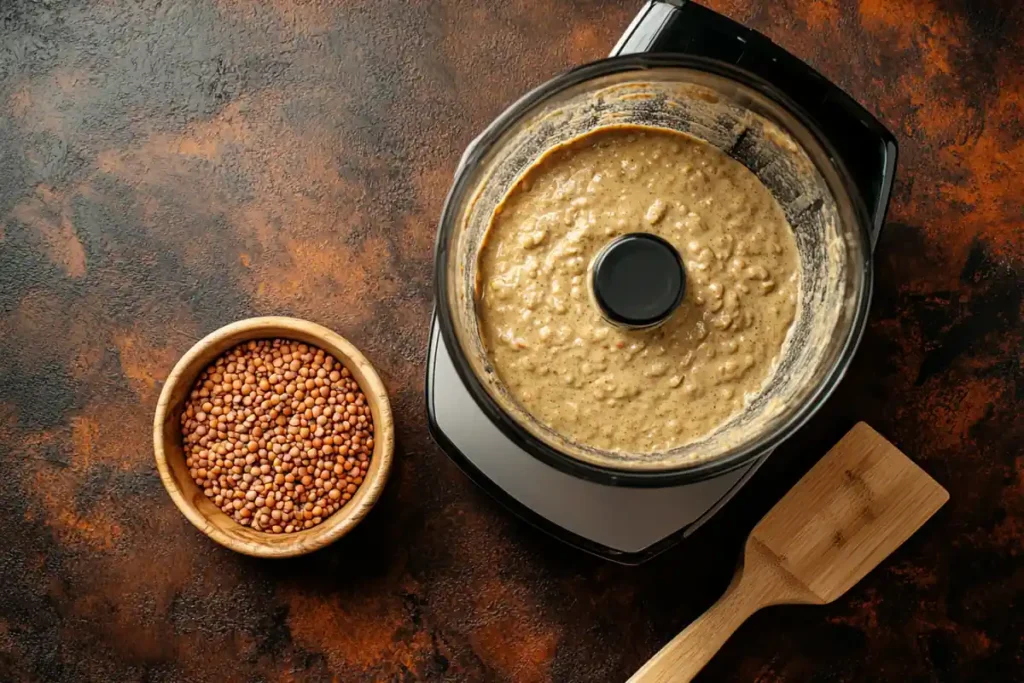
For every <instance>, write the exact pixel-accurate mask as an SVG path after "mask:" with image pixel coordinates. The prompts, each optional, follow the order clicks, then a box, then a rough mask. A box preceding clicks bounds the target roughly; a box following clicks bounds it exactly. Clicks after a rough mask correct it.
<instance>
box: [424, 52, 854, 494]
mask: <svg viewBox="0 0 1024 683" xmlns="http://www.w3.org/2000/svg"><path fill="white" fill-rule="evenodd" d="M616 124H634V125H645V126H657V127H661V128H667V129H672V130H675V131H680V132H683V133H687V134H689V135H692V136H694V137H696V138H699V139H701V140H703V141H705V142H707V143H709V144H711V145H713V146H714V147H717V148H718V149H720V150H722V151H723V152H725V153H726V154H727V155H729V156H730V157H732V158H733V159H735V160H737V161H738V162H740V163H741V164H743V165H744V166H746V167H747V168H748V169H749V170H750V171H752V172H753V173H754V174H755V175H756V176H757V177H758V178H759V179H760V180H761V182H762V183H763V184H764V185H765V187H767V188H768V190H769V191H770V192H771V194H772V195H773V196H774V197H775V199H776V200H777V201H778V203H779V205H780V206H781V207H782V209H783V211H784V213H785V215H786V218H787V219H788V221H789V223H790V225H791V226H792V227H793V230H794V233H795V237H796V244H797V248H798V250H799V258H800V266H801V281H800V291H799V295H798V311H797V315H796V318H795V320H794V323H793V326H792V328H791V329H790V332H789V335H788V337H787V340H786V342H785V344H784V346H783V349H782V351H781V353H780V355H779V358H778V360H777V367H776V369H775V370H774V371H773V372H771V373H770V376H769V378H768V380H767V382H766V384H765V385H764V387H763V388H762V390H761V392H760V393H758V394H757V395H756V396H751V397H749V400H748V402H747V404H746V406H745V408H744V409H743V410H742V411H741V412H739V413H737V414H735V415H734V416H732V417H731V418H730V419H728V420H727V421H726V422H724V423H723V424H721V425H720V426H719V427H718V428H716V429H715V430H714V431H712V432H711V433H709V434H706V435H705V436H703V437H701V438H699V439H698V440H695V441H692V442H690V443H687V444H684V445H682V446H679V447H676V448H673V449H671V450H667V451H665V452H657V453H630V452H624V451H617V450H602V449H598V448H594V447H593V446H589V445H587V444H581V443H575V442H572V441H571V440H569V439H568V438H566V437H565V436H564V435H562V434H560V433H558V432H556V431H554V430H552V429H551V428H550V427H548V426H547V425H545V424H543V423H542V422H540V421H539V420H537V419H536V418H535V417H534V416H532V415H531V414H530V413H529V412H527V411H526V410H525V409H524V408H523V407H522V406H520V405H519V404H518V403H517V402H516V401H515V399H514V398H513V397H512V395H511V394H510V393H509V391H508V390H507V389H506V387H505V386H504V385H503V383H502V381H501V379H500V377H498V376H497V374H496V373H495V371H494V369H493V368H492V367H491V365H490V363H489V361H488V357H487V353H486V351H485V348H484V345H483V342H482V340H481V336H480V329H479V325H478V320H477V310H476V300H475V283H476V279H477V253H478V251H479V248H480V245H481V242H482V240H483V238H484V235H485V233H486V231H487V229H488V227H489V225H490V222H491V217H492V214H493V212H494V209H495V208H496V207H497V206H498V205H499V204H500V202H501V201H502V199H503V198H504V196H505V195H506V193H507V192H508V191H509V190H510V189H511V188H512V187H513V185H514V184H515V182H516V181H517V179H518V178H519V177H520V176H521V175H522V174H523V172H524V171H526V170H527V169H528V168H529V167H530V166H531V165H532V164H533V163H534V162H535V161H536V160H537V159H538V158H539V157H540V156H542V155H543V154H544V153H545V152H546V151H547V150H549V149H551V148H552V147H554V146H557V145H560V144H563V143H565V142H567V141H569V140H571V139H573V138H576V137H578V136H580V135H583V134H585V133H587V132H589V131H592V130H594V129H596V128H600V127H603V126H608V125H616ZM869 225H870V223H869V218H868V213H867V210H866V208H865V206H864V203H863V201H862V200H861V199H860V197H859V195H858V194H857V190H856V187H855V185H854V184H853V181H852V180H851V178H850V176H849V174H848V173H847V171H846V169H845V168H843V166H842V164H841V163H840V162H839V161H838V156H837V155H836V154H835V153H834V152H833V151H832V150H831V149H830V145H829V142H828V140H826V139H825V138H824V137H823V136H822V135H821V134H820V133H819V132H818V131H816V130H815V127H814V126H813V124H812V123H811V121H810V119H809V117H808V116H806V115H805V114H804V113H803V112H801V111H800V109H799V107H798V106H796V105H795V104H794V103H793V102H792V101H791V100H790V99H789V98H788V97H786V96H785V95H784V94H783V93H781V92H779V91H778V90H776V89H775V88H774V87H773V86H771V85H770V84H768V83H766V82H764V81H762V80H761V79H759V78H757V77H755V76H753V75H751V74H750V73H748V72H746V71H744V70H741V69H738V68H736V67H732V66H729V65H726V64H724V63H721V62H718V61H715V60H711V59H704V58H700V57H694V56H686V55H678V54H671V55H657V54H654V55H652V54H643V55H630V56H624V57H614V58H610V59H605V60H601V61H599V62H595V63H592V64H589V65H586V66H582V67H579V68H577V69H574V70H573V71H570V72H568V73H566V74H563V75H561V76H559V77H557V78H555V79H553V80H551V81H549V82H548V83H546V84H544V85H542V86H540V87H539V88H537V89H535V90H533V91H532V92H530V93H529V94H527V95H526V96H524V97H523V98H521V99H520V100H519V101H517V102H516V103H515V104H513V105H512V106H511V107H509V108H508V109H507V110H506V111H505V112H504V113H502V114H501V115H500V116H499V117H498V118H497V119H496V120H495V121H494V122H493V123H492V124H491V125H490V126H489V127H488V128H487V129H486V130H485V131H484V132H483V134H481V135H480V137H478V138H477V139H476V140H475V141H474V142H473V143H472V144H471V145H470V147H469V148H468V149H467V151H466V153H465V155H464V156H463V158H462V161H461V163H460V165H459V169H458V170H457V172H456V178H455V183H454V185H453V187H452V189H451V192H450V193H449V196H448V199H447V202H446V205H445V208H444V212H443V214H442V217H441V224H440V229H439V233H438V240H437V253H436V265H435V268H436V271H435V297H436V302H437V315H438V319H439V324H440V327H441V332H442V334H443V337H444V341H445V344H446V346H447V348H448V349H449V350H450V353H451V355H452V360H453V362H454V365H455V367H456V369H457V371H458V373H459V376H460V378H461V380H462V382H463V383H464V384H465V385H466V387H467V389H468V390H469V392H470V393H471V395H472V396H473V398H474V400H475V401H476V402H477V404H478V405H479V406H480V408H481V409H482V411H483V412H484V413H485V414H486V415H487V416H488V418H489V419H490V420H491V421H492V422H494V424H495V425H497V426H498V427H499V428H500V429H501V430H502V431H503V432H504V433H505V434H506V435H507V436H508V437H509V438H510V439H512V440H513V441H514V442H515V443H517V444H518V445H520V446H521V447H522V448H523V449H524V450H525V451H527V452H528V453H530V454H531V455H533V456H534V457H537V458H539V459H541V460H542V461H544V462H546V463H548V464H550V465H552V466H554V467H556V468H559V469H561V470H563V471H565V472H567V473H569V474H573V475H575V476H579V477H582V478H585V479H589V480H593V481H598V482H601V483H605V484H618V485H627V486H669V485H677V484H681V483H687V482H692V481H698V480H701V479H705V478H708V477H712V476H716V475H719V474H722V473H724V472H727V471H730V470H732V469H735V468H738V467H741V466H743V465H744V464H746V463H748V462H749V461H750V460H751V459H752V458H756V457H757V456H759V455H761V454H763V453H765V452H767V451H769V450H770V449H772V448H774V447H775V446H777V445H778V444H779V443H780V442H781V441H782V440H784V439H785V438H786V437H788V436H789V435H790V434H792V433H793V432H794V431H795V430H796V429H797V428H799V427H800V426H801V425H802V424H803V423H804V422H805V421H806V420H807V419H808V418H809V417H810V416H811V415H812V414H813V413H814V412H815V411H816V410H817V409H818V408H819V407H820V406H821V404H822V402H823V401H824V400H825V399H826V398H827V397H828V396H829V394H830V393H831V392H832V390H833V389H834V388H835V386H836V384H837V383H838V382H839V380H840V379H841V378H842V376H843V373H844V372H845V370H846V368H847V367H848V365H849V363H850V360H851V358H852V357H853V354H854V351H855V350H856V346H857V344H858V342H859V340H860V337H861V334H862V332H863V328H864V325H865V321H866V317H867V310H868V304H869V300H870V295H871V281H872V270H871V258H870V254H871V239H870V231H869Z"/></svg>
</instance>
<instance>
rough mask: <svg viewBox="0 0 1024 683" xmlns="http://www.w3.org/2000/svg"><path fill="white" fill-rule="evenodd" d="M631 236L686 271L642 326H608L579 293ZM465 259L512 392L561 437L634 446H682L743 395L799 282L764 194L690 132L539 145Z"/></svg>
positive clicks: (787, 242)
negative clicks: (668, 254) (659, 247)
mask: <svg viewBox="0 0 1024 683" xmlns="http://www.w3.org/2000/svg"><path fill="white" fill-rule="evenodd" d="M630 232H650V233H654V234H656V235H660V236H661V237H663V238H665V239H666V240H668V241H669V242H670V243H671V244H672V245H674V246H675V248H676V249H677V250H678V251H679V253H680V255H681V256H682V257H683V262H684V264H685V267H686V277H687V289H686V296H685V299H684V300H683V302H682V304H680V306H679V308H678V309H677V310H676V311H675V313H673V314H672V316H671V317H670V318H669V319H668V320H667V321H665V322H664V324H662V325H661V326H659V327H657V328H654V329H647V330H627V329H622V328H619V327H616V326H614V325H612V324H610V323H608V322H607V321H605V320H604V319H603V318H602V317H601V313H600V310H599V309H598V308H597V306H596V305H595V304H594V302H593V299H592V296H591V294H590V291H589V288H590V283H589V274H588V267H589V266H590V264H591V262H592V261H593V259H594V257H595V256H596V255H597V254H598V252H599V251H600V250H601V249H602V247H604V246H605V245H606V244H607V243H608V242H609V241H610V240H612V239H613V238H615V237H616V236H618V235H622V234H625V233H630ZM478 265H479V268H478V277H479V280H478V282H477V309H478V313H479V319H480V332H481V337H482V338H483V342H484V345H485V348H486V350H487V353H488V355H489V357H490V360H491V362H492V364H493V366H494V369H495V371H496V372H497V374H498V376H499V378H500V379H501V381H502V382H503V383H504V384H505V385H506V386H507V387H508V390H509V392H510V393H511V394H512V396H513V397H514V398H515V399H516V400H517V401H518V402H519V403H520V405H521V406H522V407H523V408H524V409H525V410H527V411H528V412H530V413H531V414H533V415H534V416H535V417H536V418H537V419H538V420H540V421H541V422H542V423H544V424H546V425H548V426H549V427H551V428H552V429H554V430H555V431H557V432H559V433H561V434H563V435H565V436H566V437H568V438H569V439H570V440H572V441H575V442H577V443H580V444H584V445H589V446H595V447H597V448H601V449H605V450H615V451H626V452H634V453H651V452H660V451H665V450H668V449H671V448H674V447H677V446H681V445H683V444H686V443H688V442H690V441H693V440H695V439H697V438H699V437H701V436H703V435H705V434H707V433H708V432H710V431H712V430H713V429H714V428H715V427H717V426H718V425H720V424H721V423H722V422H723V421H725V420H726V419H727V418H728V417H729V416H731V415H733V414H734V413H736V412H738V411H740V410H741V409H742V408H743V406H744V402H745V400H746V397H748V396H752V395H756V393H757V392H758V391H759V390H760V388H761V387H762V385H763V384H764V382H765V380H766V378H767V377H768V375H769V373H770V372H771V370H772V368H773V365H774V361H775V359H776V358H777V356H778V355H779V351H780V349H781V348H782V344H783V342H784V340H785V338H786V333H787V331H788V329H789V327H790V325H791V323H792V322H793V317H794V314H795V311H796V297H797V292H798V285H799V260H798V255H797V248H796V243H795V240H794V237H793V231H792V229H791V228H790V226H789V223H788V222H787V221H786V218H785V216H784V215H783V213H782V209H781V208H780V207H779V205H778V203H777V202H776V201H775V199H774V198H773V197H772V196H771V194H770V193H769V192H768V190H767V188H765V187H764V185H762V184H761V182H760V181H759V180H758V179H757V178H756V177H755V176H754V175H753V174H752V173H751V172H750V171H749V170H747V169H746V168H745V167H744V166H742V165H741V164H740V163H738V162H736V161H734V160H733V159H730V158H729V157H728V156H726V155H725V154H723V153H722V152H721V151H719V150H718V149H716V148H714V147H711V146H710V145H708V144H706V143H704V142H701V141H699V140H697V139H695V138H692V137H689V136H687V135H683V134H681V133H677V132H675V131H670V130H665V129H660V128H650V127H640V126H614V127H607V128H600V129H598V130H595V131H592V132H590V133H588V134H586V135H584V136H581V137H579V138H576V139H574V140H571V141H569V142H567V143H566V144H564V145H561V146H559V147H556V148H554V149H552V150H550V151H549V152H547V153H546V154H545V155H544V156H543V157H542V158H541V159H540V160H539V161H538V162H537V163H536V164H534V165H533V166H532V167H531V168H529V169H528V170H527V171H526V172H525V173H524V174H523V177H522V178H521V179H520V181H519V182H518V183H517V184H516V186H515V187H513V188H512V189H511V190H510V191H509V193H508V195H506V197H505V198H504V200H503V201H502V203H501V204H500V205H499V206H498V208H497V209H496V210H495V213H494V216H493V218H492V220H491V224H490V227H489V228H488V232H487V235H486V237H485V239H484V244H483V246H482V247H481V250H480V254H479V264H478Z"/></svg>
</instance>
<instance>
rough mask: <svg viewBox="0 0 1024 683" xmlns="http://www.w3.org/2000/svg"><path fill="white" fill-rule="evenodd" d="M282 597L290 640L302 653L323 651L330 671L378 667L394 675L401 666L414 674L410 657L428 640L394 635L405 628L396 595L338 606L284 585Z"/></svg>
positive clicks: (368, 597) (364, 597)
mask: <svg viewBox="0 0 1024 683" xmlns="http://www.w3.org/2000/svg"><path fill="white" fill-rule="evenodd" d="M368 590H369V589H368ZM282 596H283V597H284V598H285V599H286V600H287V602H288V605H289V611H288V614H289V617H288V628H289V630H290V631H291V635H292V638H293V639H295V641H296V642H297V643H299V645H300V646H302V647H303V648H306V649H308V650H312V651H315V652H322V653H323V654H324V655H325V656H326V657H327V661H328V662H329V663H330V664H331V668H332V669H335V670H337V669H341V668H346V667H358V668H360V669H363V670H365V669H370V668H375V667H379V668H380V669H382V670H383V671H386V672H388V673H389V674H393V673H396V672H398V671H399V670H400V665H401V666H405V667H406V668H408V669H415V668H416V663H415V653H416V651H417V650H420V649H422V648H423V647H424V646H426V645H427V641H429V635H428V634H426V633H425V632H423V631H421V630H416V631H413V632H412V633H411V635H406V636H405V637H401V636H399V634H400V633H402V632H406V631H408V626H409V624H408V623H407V620H406V619H405V618H403V617H402V615H403V614H404V611H403V609H402V607H401V603H400V601H399V600H398V598H397V596H393V595H391V596H387V595H379V594H378V595H372V594H369V593H364V594H362V595H360V597H359V598H358V599H355V600H352V599H349V600H346V601H344V602H341V601H337V600H332V599H329V598H327V599H325V596H323V595H316V594H312V593H310V592H309V591H307V590H305V589H301V588H298V587H295V586H288V587H287V588H286V589H285V590H284V591H283V593H282ZM410 639H411V640H410Z"/></svg>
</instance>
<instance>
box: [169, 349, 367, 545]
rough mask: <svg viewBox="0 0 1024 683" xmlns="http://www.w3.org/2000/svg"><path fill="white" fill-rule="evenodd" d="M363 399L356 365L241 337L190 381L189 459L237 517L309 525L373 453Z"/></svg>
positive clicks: (345, 495)
mask: <svg viewBox="0 0 1024 683" xmlns="http://www.w3.org/2000/svg"><path fill="white" fill-rule="evenodd" d="M365 405H366V396H365V395H364V394H363V393H362V391H361V390H360V388H359V385H358V383H357V382H356V381H355V379H354V378H353V377H352V373H351V372H349V370H348V368H346V367H344V366H343V365H342V364H341V363H340V362H339V361H338V360H337V359H336V358H334V357H333V356H331V355H330V354H328V353H326V352H324V351H323V350H322V349H319V348H317V347H315V346H310V345H308V344H304V343H301V342H297V341H291V340H287V339H263V340H258V341H250V342H245V343H242V344H239V345H238V346H236V347H234V348H232V349H231V350H229V351H227V352H226V353H224V354H223V355H221V356H220V357H219V358H217V359H216V360H215V361H214V362H213V363H212V364H211V365H210V366H208V367H207V368H206V369H205V370H203V372H202V374H201V375H200V376H199V379H197V380H196V383H195V385H194V386H193V388H192V393H191V395H190V396H189V401H188V403H187V404H186V406H185V409H184V410H183V411H182V413H181V434H182V439H183V443H184V450H185V465H186V466H187V467H188V469H189V474H190V475H191V476H192V479H193V480H195V482H196V484H197V485H198V486H199V488H200V489H202V490H203V493H204V495H205V496H206V497H207V498H209V499H210V500H211V502H213V504H214V505H216V506H217V507H219V508H220V509H221V510H223V511H224V512H225V513H226V514H228V515H229V516H230V517H231V518H232V519H234V520H235V521H236V522H238V523H239V524H241V525H243V526H247V527H251V528H253V529H256V530H257V531H264V532H266V533H275V534H280V533H292V532H295V531H302V530H304V529H310V528H312V527H314V526H316V525H317V524H321V523H322V522H323V521H324V520H325V519H327V518H328V517H330V516H331V515H332V514H334V513H335V512H337V511H338V510H339V509H340V508H341V507H342V506H344V505H345V504H346V503H347V502H348V501H349V500H351V498H352V495H353V494H355V492H356V491H357V490H358V489H359V486H360V485H361V484H362V483H363V477H364V476H365V473H366V471H367V469H368V468H369V461H370V458H371V457H372V455H373V420H372V418H371V416H370V412H369V410H368V409H367V408H364V406H365ZM356 415H358V419H353V420H352V421H349V420H348V419H345V420H342V417H343V416H356Z"/></svg>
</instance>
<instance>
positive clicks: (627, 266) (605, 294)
mask: <svg viewBox="0 0 1024 683" xmlns="http://www.w3.org/2000/svg"><path fill="white" fill-rule="evenodd" d="M592 284H593V287H594V298H595V299H596V300H597V304H598V306H600V307H601V311H602V312H603V313H604V315H605V317H606V318H608V320H609V321H611V322H613V323H617V324H619V325H624V326H627V327H651V326H654V325H657V324H658V323H660V322H662V321H663V320H665V319H666V318H667V317H668V316H669V315H671V313H672V311H674V310H675V309H676V307H677V306H678V305H679V302H681V301H682V300H683V293H684V292H685V291H686V275H685V273H684V271H683V261H682V259H681V258H679V252H677V251H676V250H675V248H673V247H672V245H671V244H669V243H668V242H666V241H665V240H663V239H662V238H660V237H658V236H657V235H652V234H650V233H646V232H634V233H630V234H628V235H623V236H621V237H618V238H616V239H615V240H613V241H612V242H611V243H609V244H608V246H606V247H605V248H604V249H603V250H602V251H601V253H600V254H598V255H597V258H596V259H595V260H594V269H593V275H592Z"/></svg>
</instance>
